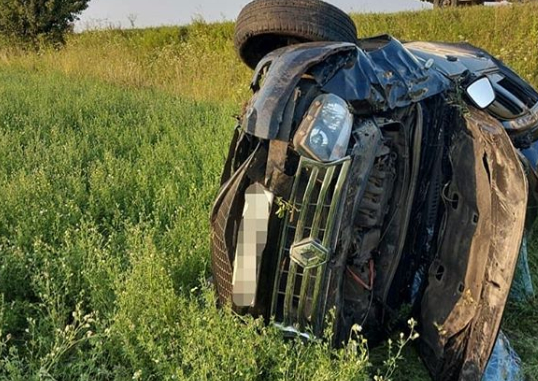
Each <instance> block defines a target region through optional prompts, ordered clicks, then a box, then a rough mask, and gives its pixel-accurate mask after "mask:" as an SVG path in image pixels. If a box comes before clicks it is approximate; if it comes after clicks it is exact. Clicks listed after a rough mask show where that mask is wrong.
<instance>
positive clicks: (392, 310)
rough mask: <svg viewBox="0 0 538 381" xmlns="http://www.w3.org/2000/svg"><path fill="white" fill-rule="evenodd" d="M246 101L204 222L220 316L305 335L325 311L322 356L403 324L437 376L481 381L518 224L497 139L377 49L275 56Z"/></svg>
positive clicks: (482, 122)
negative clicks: (227, 310) (414, 330)
mask: <svg viewBox="0 0 538 381" xmlns="http://www.w3.org/2000/svg"><path fill="white" fill-rule="evenodd" d="M251 87H252V89H253V90H254V96H253V98H252V100H251V101H250V103H249V105H248V106H247V109H246V112H245V115H244V116H243V117H242V121H241V125H240V126H238V128H237V129H236V133H235V136H234V139H233V141H232V144H231V147H230V152H229V155H228V159H227V162H226V165H225V169H224V173H223V177H222V185H221V189H220V191H219V194H218V196H217V199H216V201H215V204H214V207H213V211H212V215H211V226H212V237H211V240H212V267H213V275H214V280H215V286H216V289H217V292H218V295H219V301H220V302H221V303H223V304H225V303H231V304H232V306H233V308H234V309H235V310H236V311H237V312H239V313H251V314H254V315H256V316H263V317H264V318H265V319H266V320H267V321H270V320H271V319H274V321H275V322H276V323H277V324H278V325H279V326H280V327H282V328H283V329H284V330H285V331H286V332H295V333H303V334H304V333H313V334H314V335H321V334H322V332H323V329H324V325H325V324H326V322H327V315H328V313H329V311H331V310H334V311H335V316H336V319H335V321H334V332H335V335H334V343H333V344H334V345H341V344H342V343H343V342H345V341H346V340H347V339H348V338H349V332H350V329H351V327H352V326H353V325H354V324H360V325H361V326H363V328H364V332H366V335H367V337H369V338H370V339H372V340H378V339H381V338H383V337H384V336H385V335H386V334H387V333H389V332H390V327H393V326H394V325H395V324H397V323H398V321H399V319H401V318H402V311H404V310H405V311H411V313H413V314H414V315H415V316H416V317H417V318H418V320H419V322H420V324H421V333H422V343H421V348H422V353H423V355H424V359H425V360H426V363H427V365H428V367H429V368H430V371H431V372H432V374H433V375H434V377H435V378H436V379H439V380H444V379H446V380H448V379H478V378H479V377H480V374H481V373H482V372H483V370H484V366H485V363H486V362H487V359H488V358H489V355H490V353H491V350H492V346H493V344H494V340H495V337H496V334H497V331H498V327H499V323H500V319H501V317H502V313H503V309H504V304H505V301H506V297H507V295H508V291H509V287H510V284H511V280H512V276H513V270H514V266H515V263H516V261H517V253H518V249H519V244H520V240H521V235H522V231H523V223H524V219H525V207H526V181H525V176H524V174H523V171H522V169H521V166H520V163H519V161H518V157H517V155H516V153H515V151H514V148H513V146H512V144H511V142H510V139H509V137H508V136H507V134H506V133H505V131H504V129H503V127H502V125H501V124H500V123H499V122H497V121H496V120H495V119H493V118H491V117H489V116H487V115H486V114H485V113H483V112H481V111H479V110H475V109H473V108H471V107H468V106H466V105H463V106H464V107H462V104H460V103H458V102H459V101H461V99H458V98H457V96H456V97H455V96H454V95H453V94H457V93H458V92H457V91H454V90H455V89H454V85H453V83H452V82H451V81H449V80H448V79H447V78H446V77H445V76H443V75H442V74H440V73H439V72H437V71H435V70H431V69H429V68H427V67H424V66H423V65H422V64H421V63H420V62H419V61H418V60H417V59H416V58H415V57H414V56H413V55H412V54H411V53H410V52H409V51H408V50H407V49H406V48H405V47H404V46H403V45H402V44H400V43H399V42H398V41H397V40H395V39H392V38H391V37H388V36H381V37H376V38H373V39H370V40H363V41H361V44H360V46H359V47H357V46H356V45H354V44H349V43H307V44H300V45H295V46H291V47H287V48H283V49H279V50H277V51H274V52H273V53H271V54H269V55H268V56H266V57H265V58H264V59H263V60H262V61H261V62H260V63H259V64H258V67H257V69H256V73H255V75H254V79H253V82H252V84H251ZM409 307H411V308H409ZM407 318H408V316H405V319H407ZM478 337H480V338H481V340H478V339H477V338H478ZM484 339H485V340H484ZM448 375H450V376H448Z"/></svg>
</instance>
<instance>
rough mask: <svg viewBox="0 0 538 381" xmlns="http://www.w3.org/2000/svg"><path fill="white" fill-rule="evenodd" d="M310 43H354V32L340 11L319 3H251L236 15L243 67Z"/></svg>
mask: <svg viewBox="0 0 538 381" xmlns="http://www.w3.org/2000/svg"><path fill="white" fill-rule="evenodd" d="M312 41H343V42H351V43H356V42H357V28H356V26H355V23H354V22H353V20H352V19H351V18H350V17H349V15H347V14H346V13H345V12H343V11H342V10H340V9H338V8H336V7H335V6H333V5H331V4H328V3H325V2H323V1H320V0H255V1H253V2H251V3H249V4H247V5H246V6H245V7H244V8H243V10H242V11H241V13H240V14H239V16H238V18H237V22H236V26H235V36H234V44H235V49H236V51H237V53H238V55H239V57H241V59H242V60H243V62H244V63H245V64H247V66H249V67H250V68H252V69H253V68H255V67H256V65H257V63H258V62H259V61H260V60H261V59H262V58H263V57H264V56H265V55H266V54H268V53H270V52H271V51H273V50H275V49H278V48H281V47H284V46H288V45H291V44H296V43H301V42H312Z"/></svg>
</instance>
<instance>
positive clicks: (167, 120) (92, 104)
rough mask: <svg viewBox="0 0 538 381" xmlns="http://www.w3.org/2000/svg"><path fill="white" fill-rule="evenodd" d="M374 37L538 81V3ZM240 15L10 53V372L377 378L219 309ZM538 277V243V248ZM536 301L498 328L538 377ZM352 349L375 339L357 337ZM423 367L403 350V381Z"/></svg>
mask: <svg viewBox="0 0 538 381" xmlns="http://www.w3.org/2000/svg"><path fill="white" fill-rule="evenodd" d="M354 19H355V21H356V23H357V25H358V29H359V32H360V34H361V35H363V36H366V35H371V34H377V33H383V32H389V33H392V34H394V35H396V36H397V37H399V38H402V39H408V40H412V39H423V40H428V39H429V40H446V41H469V42H471V43H474V44H476V45H479V46H481V47H484V48H486V49H487V50H489V51H491V52H492V53H494V54H497V55H500V56H501V58H503V59H504V60H505V61H506V62H507V63H508V64H510V65H511V66H513V67H514V68H515V69H516V70H517V71H518V72H519V73H520V74H521V75H522V76H523V77H525V78H526V79H528V80H529V81H531V82H532V83H533V84H534V85H537V84H538V64H537V61H538V46H537V45H536V41H537V40H538V6H536V5H532V4H529V5H525V6H513V7H502V8H484V7H476V8H469V9H467V8H466V9H462V10H461V9H458V10H446V11H442V12H438V11H435V12H433V11H427V12H419V13H402V14H397V15H355V16H354ZM232 33H233V24H231V23H224V24H211V25H207V24H204V23H201V22H198V23H195V24H194V25H192V26H189V27H182V28H173V27H171V28H156V29H147V30H134V31H114V30H110V31H94V32H88V33H84V34H81V35H77V36H73V37H72V38H70V40H69V42H68V46H67V47H66V48H65V49H63V50H61V51H44V52H41V53H39V54H35V53H28V52H24V51H20V50H18V49H15V48H12V47H8V46H4V47H2V48H1V49H0V83H1V84H2V85H1V86H0V99H2V102H0V294H1V297H0V379H5V380H54V379H56V380H110V379H119V380H128V379H129V380H131V379H141V380H166V379H193V380H200V379H202V380H203V379H218V380H221V379H222V380H226V379H229V380H243V379H248V380H251V379H256V380H273V379H299V380H311V379H315V380H318V379H319V380H333V379H358V380H362V379H368V378H369V376H368V373H370V374H372V373H373V372H375V369H376V368H377V367H378V366H380V364H381V362H382V361H383V359H385V358H386V357H387V356H386V354H385V348H380V349H377V350H376V351H375V352H374V353H373V356H372V359H373V360H374V365H371V366H369V365H368V364H366V360H365V359H364V358H361V357H354V356H352V355H351V352H352V351H351V349H353V348H347V350H341V351H332V350H331V349H330V348H328V347H327V346H326V345H325V344H323V343H316V344H312V345H308V346H305V345H302V344H301V343H293V342H291V343H290V342H287V343H286V342H284V341H283V340H282V338H281V337H280V334H279V333H278V332H276V331H275V330H274V329H272V328H270V327H269V328H264V327H263V326H262V324H261V322H259V321H254V320H252V319H250V318H239V317H236V316H234V315H233V314H232V313H230V312H229V311H226V310H219V309H217V308H216V307H215V300H214V297H213V295H212V293H211V291H210V290H208V289H207V287H206V286H204V282H203V279H205V277H206V276H207V275H208V274H209V266H208V263H209V238H208V237H209V225H208V217H209V209H210V206H211V202H212V201H213V198H214V195H215V192H216V190H217V185H218V181H219V176H220V171H221V169H222V165H223V161H224V155H225V153H226V150H227V146H228V142H229V140H230V137H231V133H232V128H233V126H234V120H233V118H232V116H233V115H234V114H237V113H239V112H240V110H241V103H242V102H244V101H245V100H246V99H247V98H248V87H247V86H248V82H249V77H250V72H249V70H248V69H246V68H245V67H244V65H242V64H241V63H240V61H239V60H238V59H237V58H236V56H235V53H234V51H233V44H232V40H231V37H232ZM531 261H532V263H531V266H532V271H533V274H534V276H535V284H538V279H537V275H538V243H537V242H534V243H533V245H531ZM537 307H538V300H536V299H535V300H532V301H530V302H529V303H525V304H519V305H517V304H511V305H510V306H509V308H508V312H507V314H506V319H505V323H504V326H503V328H504V329H505V330H506V331H507V333H508V334H509V336H510V338H511V339H513V344H514V345H515V347H516V349H517V350H518V352H519V353H520V354H521V356H522V358H523V362H524V366H525V369H526V371H527V374H528V376H529V378H530V379H531V380H538V329H537V326H538V312H536V311H538V308H537ZM356 349H363V347H362V346H360V345H359V346H358V348H356ZM424 377H426V375H425V372H424V369H423V368H422V367H421V365H420V363H419V361H418V360H417V355H416V353H415V352H414V351H413V350H411V349H409V350H407V351H406V361H405V365H404V366H402V367H400V369H399V373H398V374H397V375H396V376H395V377H394V379H406V380H407V379H409V380H421V379H424Z"/></svg>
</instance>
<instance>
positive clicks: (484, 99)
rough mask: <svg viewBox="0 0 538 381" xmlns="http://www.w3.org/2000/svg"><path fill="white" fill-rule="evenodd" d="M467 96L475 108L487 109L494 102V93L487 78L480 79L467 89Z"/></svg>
mask: <svg viewBox="0 0 538 381" xmlns="http://www.w3.org/2000/svg"><path fill="white" fill-rule="evenodd" d="M466 91H467V95H468V96H469V98H470V99H471V100H472V101H473V103H474V104H475V106H476V107H478V108H480V109H485V108H487V107H488V106H489V105H490V104H492V103H493V101H494V100H495V91H494V90H493V86H492V85H491V82H490V81H489V79H488V78H487V77H482V78H480V79H478V80H476V81H474V82H473V83H471V84H470V85H469V86H468V87H467V90H466Z"/></svg>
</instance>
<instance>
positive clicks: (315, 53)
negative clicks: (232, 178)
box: [243, 36, 451, 139]
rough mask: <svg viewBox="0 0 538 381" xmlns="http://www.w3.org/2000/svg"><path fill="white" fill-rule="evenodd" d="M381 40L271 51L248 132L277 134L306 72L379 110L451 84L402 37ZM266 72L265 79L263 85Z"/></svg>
mask: <svg viewBox="0 0 538 381" xmlns="http://www.w3.org/2000/svg"><path fill="white" fill-rule="evenodd" d="M375 41H376V49H372V50H368V51H366V50H363V49H361V48H359V47H358V46H356V45H354V44H350V43H334V42H314V43H305V44H299V45H292V46H289V47H285V48H282V49H279V50H276V51H274V52H272V53H271V54H269V55H267V56H266V57H265V58H264V59H263V60H262V61H260V63H259V64H258V66H257V68H256V71H255V74H254V78H253V80H252V83H251V87H252V89H253V90H254V91H256V94H255V96H254V98H253V100H252V101H251V103H250V104H249V107H248V109H247V114H246V117H245V120H244V124H243V129H244V130H245V132H247V133H249V134H252V135H254V136H257V137H258V138H261V139H275V138H276V137H277V135H278V131H279V128H280V123H281V122H282V119H283V114H284V109H285V107H286V104H287V102H288V100H289V99H290V96H291V95H292V93H293V90H294V89H295V87H296V86H297V84H298V82H299V80H300V79H301V77H302V76H303V75H304V74H306V73H308V74H309V75H311V76H312V78H313V79H314V80H315V81H316V82H317V84H318V85H319V86H320V87H322V89H323V91H325V92H328V93H333V94H336V95H338V96H340V97H342V98H344V99H345V100H346V101H348V102H350V103H352V104H353V103H359V104H363V105H364V104H366V105H367V106H369V107H370V108H371V110H375V111H378V112H379V111H384V110H388V109H395V108H398V107H405V106H408V105H410V104H411V103H415V102H419V101H421V100H423V99H426V98H428V97H431V96H434V95H436V94H439V93H441V92H443V91H445V90H447V89H448V88H450V86H451V83H450V81H449V80H448V79H447V78H445V77H444V76H443V75H442V74H440V73H439V72H437V71H436V70H431V69H426V68H424V67H423V65H422V64H421V63H420V62H419V61H418V60H417V59H416V57H414V56H413V55H412V54H411V53H410V52H409V51H408V50H407V49H406V48H405V47H404V46H403V45H402V44H401V43H400V42H399V41H398V40H396V39H394V38H392V37H390V36H379V37H376V38H375ZM322 62H323V65H317V64H319V63H322ZM267 68H268V71H267V73H265V70H266V69H267ZM264 74H265V75H264ZM262 77H264V79H265V81H264V82H263V85H260V83H261V79H262Z"/></svg>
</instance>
